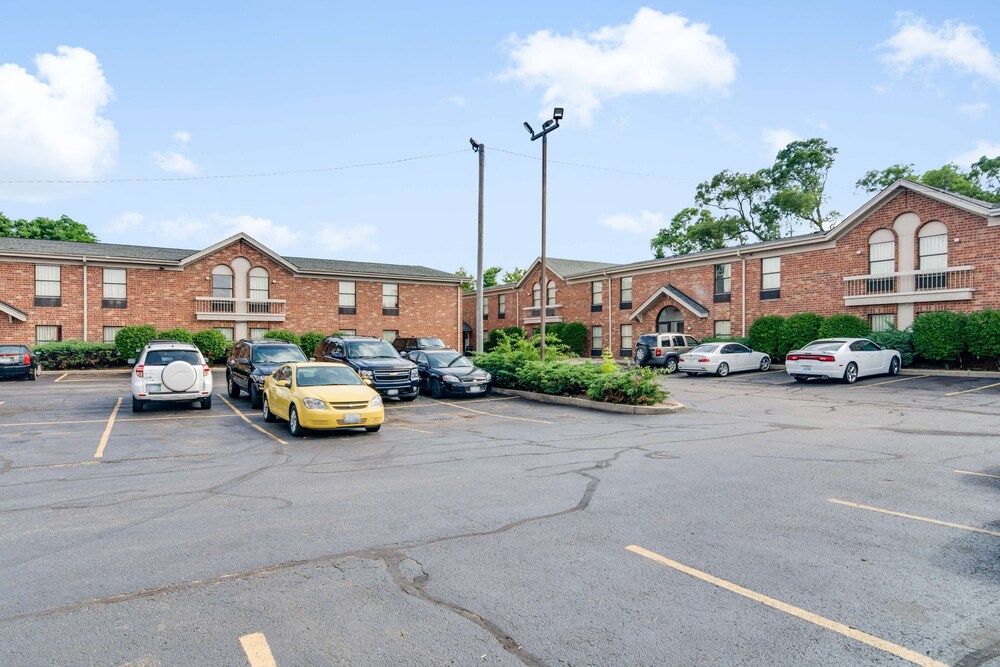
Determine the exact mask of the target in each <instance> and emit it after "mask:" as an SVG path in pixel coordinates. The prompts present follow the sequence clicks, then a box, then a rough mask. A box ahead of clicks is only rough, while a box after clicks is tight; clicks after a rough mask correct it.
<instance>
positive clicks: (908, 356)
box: [867, 329, 916, 366]
mask: <svg viewBox="0 0 1000 667" xmlns="http://www.w3.org/2000/svg"><path fill="white" fill-rule="evenodd" d="M867 338H868V339H870V340H871V341H872V342H874V343H878V344H879V345H881V346H883V347H885V348H886V349H889V350H896V351H897V352H899V360H900V361H901V362H902V364H903V365H904V366H912V365H913V358H914V357H915V356H916V354H915V353H914V352H913V332H912V331H910V330H909V329H905V330H903V331H899V330H898V329H891V330H889V331H873V332H872V333H871V334H870V335H869V336H867Z"/></svg>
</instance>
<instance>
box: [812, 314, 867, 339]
mask: <svg viewBox="0 0 1000 667" xmlns="http://www.w3.org/2000/svg"><path fill="white" fill-rule="evenodd" d="M871 331H872V328H871V326H869V324H868V322H867V320H865V319H863V318H860V317H858V316H857V315H848V314H847V313H841V314H840V315H831V316H830V317H828V318H826V319H825V320H823V324H822V325H820V327H819V338H868V334H870V333H871Z"/></svg>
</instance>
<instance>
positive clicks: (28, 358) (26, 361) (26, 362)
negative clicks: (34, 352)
mask: <svg viewBox="0 0 1000 667" xmlns="http://www.w3.org/2000/svg"><path fill="white" fill-rule="evenodd" d="M24 365H25V366H30V365H31V355H30V354H26V355H24Z"/></svg>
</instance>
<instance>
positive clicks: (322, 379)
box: [295, 366, 364, 387]
mask: <svg viewBox="0 0 1000 667" xmlns="http://www.w3.org/2000/svg"><path fill="white" fill-rule="evenodd" d="M295 383H296V384H297V385H299V386H300V387H327V386H331V385H346V384H364V383H363V382H362V381H361V378H360V377H358V374H357V373H355V372H354V371H352V370H351V369H350V368H345V367H343V366H307V367H306V368H299V369H297V370H296V371H295Z"/></svg>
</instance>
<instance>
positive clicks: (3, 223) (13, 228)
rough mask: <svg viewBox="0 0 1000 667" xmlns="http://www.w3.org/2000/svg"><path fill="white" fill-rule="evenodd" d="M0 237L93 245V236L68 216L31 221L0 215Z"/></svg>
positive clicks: (83, 226)
mask: <svg viewBox="0 0 1000 667" xmlns="http://www.w3.org/2000/svg"><path fill="white" fill-rule="evenodd" d="M0 236H14V237H17V238H22V239H48V240H50V241H80V242H83V243H94V242H96V241H97V236H95V235H94V233H93V232H91V231H90V230H89V229H87V226H86V225H85V224H83V223H82V222H77V221H76V220H73V219H72V218H70V217H69V216H66V215H63V216H60V217H59V219H58V220H53V219H51V218H34V219H33V220H23V219H20V220H12V219H11V218H8V217H7V216H5V215H4V214H3V213H0Z"/></svg>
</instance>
